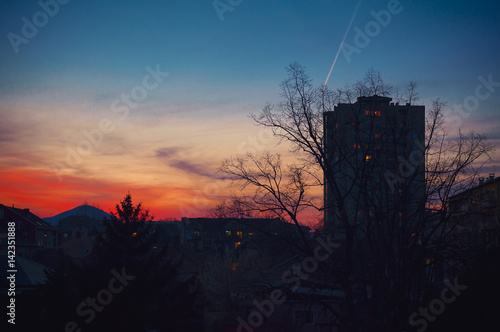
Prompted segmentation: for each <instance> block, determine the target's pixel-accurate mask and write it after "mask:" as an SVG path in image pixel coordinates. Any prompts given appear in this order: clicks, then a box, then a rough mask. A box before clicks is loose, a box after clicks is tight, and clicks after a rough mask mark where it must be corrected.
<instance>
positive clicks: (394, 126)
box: [324, 95, 425, 239]
mask: <svg viewBox="0 0 500 332" xmlns="http://www.w3.org/2000/svg"><path fill="white" fill-rule="evenodd" d="M391 101H392V98H389V97H382V96H377V95H374V96H371V97H359V98H357V101H356V102H355V103H339V104H338V105H337V106H335V107H334V110H333V111H329V112H325V113H324V147H325V160H326V165H325V166H326V172H325V175H324V180H325V181H324V199H325V201H324V203H325V215H324V218H325V229H326V230H327V231H329V232H332V233H333V234H334V236H335V237H336V238H338V239H340V238H342V237H344V236H345V232H344V229H345V224H343V223H342V222H341V220H346V218H347V220H349V223H350V225H351V226H352V227H353V228H354V229H355V234H356V236H362V234H364V233H365V232H366V231H367V230H366V229H365V224H366V220H367V219H368V218H371V217H374V216H375V215H378V216H380V215H386V216H396V218H398V217H401V220H409V218H413V217H415V218H416V217H417V215H418V214H417V213H415V212H416V211H417V209H419V208H422V209H423V203H424V196H425V174H424V165H425V153H424V150H425V148H424V144H425V143H424V142H425V107H424V106H414V105H410V104H405V105H399V104H398V103H392V102H391ZM343 213H344V214H343ZM342 215H343V216H344V217H343V219H342Z"/></svg>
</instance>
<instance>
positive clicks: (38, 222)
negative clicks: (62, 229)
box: [0, 204, 56, 231]
mask: <svg viewBox="0 0 500 332" xmlns="http://www.w3.org/2000/svg"><path fill="white" fill-rule="evenodd" d="M0 206H2V207H4V208H5V209H6V210H8V211H10V212H12V213H13V214H15V215H17V216H18V217H20V218H22V219H23V220H24V221H27V222H29V223H31V224H33V225H35V226H38V227H43V228H48V229H51V230H54V231H55V230H56V228H55V227H54V226H52V225H51V224H49V223H48V222H46V221H45V220H43V219H42V218H40V217H38V216H37V215H35V214H34V213H32V212H30V210H29V209H18V208H15V207H10V206H6V205H3V204H0Z"/></svg>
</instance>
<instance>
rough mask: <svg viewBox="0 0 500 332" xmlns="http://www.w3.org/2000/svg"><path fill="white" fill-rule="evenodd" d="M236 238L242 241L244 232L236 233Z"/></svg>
mask: <svg viewBox="0 0 500 332" xmlns="http://www.w3.org/2000/svg"><path fill="white" fill-rule="evenodd" d="M236 236H237V237H239V238H240V239H241V238H242V237H243V232H242V231H237V232H236Z"/></svg>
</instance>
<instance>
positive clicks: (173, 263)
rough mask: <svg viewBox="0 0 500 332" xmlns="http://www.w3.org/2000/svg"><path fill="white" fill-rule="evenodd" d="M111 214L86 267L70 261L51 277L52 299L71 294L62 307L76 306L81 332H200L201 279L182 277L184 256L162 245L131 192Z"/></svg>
mask: <svg viewBox="0 0 500 332" xmlns="http://www.w3.org/2000/svg"><path fill="white" fill-rule="evenodd" d="M112 214H113V217H112V218H111V219H110V220H107V227H106V231H105V233H104V234H102V235H99V236H98V238H97V239H96V242H95V246H94V248H93V251H92V254H91V255H90V257H89V259H88V260H86V261H85V263H84V264H82V265H81V266H78V265H77V264H74V263H71V262H70V263H69V264H67V265H66V267H65V270H66V271H67V272H66V273H65V274H64V273H61V272H60V271H56V272H54V273H52V274H50V275H49V281H50V282H49V284H48V286H47V290H49V289H50V290H51V291H52V292H53V293H52V298H53V299H56V298H58V299H59V300H61V296H60V295H61V289H65V290H66V291H67V292H68V293H67V297H66V299H65V300H64V301H63V302H64V306H65V307H66V308H61V310H63V311H65V310H67V306H70V308H72V310H73V318H69V319H68V321H74V322H75V325H78V328H81V330H82V331H110V330H113V331H114V330H116V331H134V332H138V331H147V329H152V330H153V329H154V330H158V331H187V330H189V331H201V330H202V328H201V326H202V317H201V315H200V314H198V312H197V310H196V304H197V298H198V287H197V279H196V277H195V276H193V277H191V278H187V279H182V278H181V276H180V275H179V268H180V267H181V264H182V261H181V257H180V255H179V254H178V253H175V252H173V249H172V248H171V247H170V246H169V245H168V244H166V243H160V242H159V240H158V235H159V232H157V227H156V224H155V223H154V222H153V216H151V215H150V212H149V210H147V209H144V208H143V207H142V204H140V203H139V204H137V205H136V206H134V205H133V203H132V197H131V195H130V193H129V194H127V195H126V196H125V198H124V199H123V200H122V201H121V202H120V204H117V205H116V207H115V211H114V212H113V211H112ZM54 286H55V287H54ZM57 287H60V288H58V289H57V291H56V290H54V289H55V288H57ZM57 294H59V296H57ZM68 302H69V303H74V304H73V305H74V306H73V307H71V305H70V304H69V303H68ZM61 313H62V312H61ZM67 314H68V313H67V312H66V315H64V316H65V317H66V316H67ZM48 316H49V317H50V316H54V315H48ZM53 318H54V317H52V319H48V321H50V322H53V321H54V319H53ZM57 325H59V326H60V324H57ZM78 328H76V327H75V329H74V330H73V329H71V327H69V328H68V326H67V324H66V326H65V329H66V331H79V330H78Z"/></svg>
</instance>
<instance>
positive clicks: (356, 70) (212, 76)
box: [0, 0, 500, 219]
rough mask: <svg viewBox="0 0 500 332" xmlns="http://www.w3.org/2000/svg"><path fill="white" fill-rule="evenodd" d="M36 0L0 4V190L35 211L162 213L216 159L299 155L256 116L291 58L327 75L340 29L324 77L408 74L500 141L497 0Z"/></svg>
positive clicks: (199, 185) (455, 117) (185, 198)
mask: <svg viewBox="0 0 500 332" xmlns="http://www.w3.org/2000/svg"><path fill="white" fill-rule="evenodd" d="M41 3H42V4H44V5H43V6H42V5H40V4H39V3H37V2H36V1H33V2H29V3H23V4H19V3H17V2H16V3H3V4H1V5H0V10H1V12H2V13H4V20H2V21H3V22H2V23H1V25H0V26H1V29H2V32H3V35H4V38H3V39H2V42H1V43H0V54H2V59H3V61H2V65H1V66H0V73H1V77H2V79H1V81H0V117H1V121H0V150H1V151H2V157H1V158H0V179H1V181H0V202H1V203H3V204H5V205H8V206H11V205H12V204H14V205H15V206H16V207H21V208H30V210H32V211H33V212H34V213H36V214H37V215H40V216H41V217H49V216H53V215H56V214H58V213H61V212H63V211H66V210H69V209H71V208H74V207H76V206H79V205H81V204H83V203H84V202H88V203H89V204H97V205H99V206H101V207H102V209H103V210H105V211H106V212H107V211H108V210H109V209H112V208H113V207H114V204H116V202H117V200H118V199H119V198H120V197H122V196H123V195H124V194H125V193H127V192H128V191H130V193H131V194H132V195H133V196H134V197H135V199H136V200H137V201H138V202H143V204H144V206H145V207H147V208H150V209H151V212H152V213H153V214H155V216H156V219H166V218H178V219H180V217H183V216H193V217H194V216H203V215H205V214H206V211H207V209H208V208H211V207H214V206H215V204H216V203H217V201H218V199H219V197H224V196H226V195H227V194H228V193H229V191H228V184H227V183H226V182H224V181H222V180H221V179H220V175H219V174H218V173H217V172H216V170H217V168H218V167H219V165H220V163H221V161H222V159H224V158H227V157H230V156H234V155H236V154H238V153H242V152H245V151H249V150H253V151H263V150H264V149H269V150H273V151H281V152H282V153H283V154H284V155H285V156H288V157H289V156H290V154H289V152H288V148H287V146H285V145H281V146H277V142H278V141H277V140H276V139H273V138H272V137H271V135H270V132H267V131H263V130H262V128H260V127H257V126H255V124H254V122H253V121H252V120H251V119H249V117H248V114H249V113H254V114H258V113H259V112H260V111H261V110H262V108H263V107H264V106H265V105H266V103H268V102H269V103H274V104H278V103H279V102H280V101H281V98H280V82H281V81H282V80H283V79H285V78H286V71H285V68H286V67H287V66H288V65H289V64H290V63H293V62H298V63H300V64H302V65H303V66H304V67H305V68H306V71H307V72H308V74H309V75H310V77H311V78H312V79H313V80H314V84H315V85H317V86H322V85H323V84H324V82H325V80H326V78H327V76H328V73H329V70H330V68H331V66H332V62H333V61H334V59H335V56H336V54H337V52H339V46H340V45H341V43H342V41H343V40H344V43H343V49H342V50H341V51H340V52H339V53H338V55H339V56H338V58H337V59H336V62H335V66H334V67H333V70H332V72H331V75H330V76H329V81H328V88H330V89H336V88H341V87H342V86H343V85H344V84H346V83H354V82H355V81H356V80H358V79H361V78H363V76H364V74H365V72H366V71H367V70H369V69H370V68H374V69H375V70H377V71H380V72H381V74H382V77H383V78H384V80H385V82H386V83H389V84H392V85H393V86H394V90H396V89H399V90H400V91H401V90H403V89H404V87H405V86H406V85H407V84H408V82H409V81H410V80H412V81H415V82H416V83H417V84H418V92H419V94H420V97H421V99H420V100H419V101H417V102H416V104H417V105H425V106H426V108H428V106H430V105H431V104H432V100H433V99H435V98H438V97H440V98H441V99H442V100H443V101H447V102H448V109H449V113H448V114H449V119H450V120H451V121H450V123H449V124H448V125H449V128H450V130H455V131H456V130H457V129H459V128H460V129H462V130H464V131H467V130H468V129H475V130H476V131H478V132H480V133H483V134H486V135H488V136H489V137H490V140H491V142H492V143H493V144H494V145H495V146H497V147H498V146H499V142H500V136H498V133H499V132H500V130H499V129H500V128H499V123H500V121H499V119H500V112H499V111H498V105H499V104H500V83H499V82H500V68H499V66H498V60H497V55H498V53H499V51H500V50H499V46H498V42H497V41H496V36H497V35H498V34H499V33H500V24H499V23H498V20H497V19H496V13H498V12H499V9H500V4H498V3H497V2H493V1H486V2H481V3H475V4H474V7H471V5H470V4H469V3H468V2H460V1H459V2H457V1H453V2H452V1H444V2H440V3H439V4H423V3H420V2H418V3H417V2H414V1H403V0H402V1H392V0H390V1H377V2H370V3H368V2H363V1H341V0H339V1H333V2H331V1H315V2H314V3H300V4H291V3H289V2H286V1H277V2H274V3H272V4H269V3H266V5H264V4H261V3H252V2H247V1H233V2H232V3H233V5H232V6H231V5H230V4H229V2H225V1H219V2H211V1H193V2H190V3H189V4H187V3H182V2H179V3H171V4H164V3H162V2H159V1H150V2H147V3H145V4H141V3H137V2H134V1H127V2H120V3H118V2H106V3H101V2H96V1H91V2H86V3H79V2H68V3H65V2H64V1H57V2H56V1H50V0H49V1H45V2H44V1H41ZM214 3H215V4H217V3H224V4H226V7H224V6H222V7H220V4H219V7H217V6H214ZM49 4H50V5H49ZM234 4H237V5H234ZM227 6H229V7H227ZM221 8H226V10H224V9H221ZM227 8H231V10H229V9H227ZM56 9H57V10H56ZM38 13H42V14H38ZM387 13H389V14H387ZM45 17H46V20H45ZM351 22H352V25H351V24H350V23H351ZM348 27H350V29H348ZM377 27H378V28H377ZM371 29H372V30H371ZM373 29H374V30H373ZM346 32H347V33H346ZM344 36H345V39H344ZM390 97H395V96H394V94H393V95H391V96H390ZM498 162H499V158H498V152H496V154H495V158H494V160H493V161H492V162H490V163H488V164H486V167H485V168H484V175H485V176H487V174H488V173H490V172H493V170H494V166H500V164H498Z"/></svg>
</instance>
